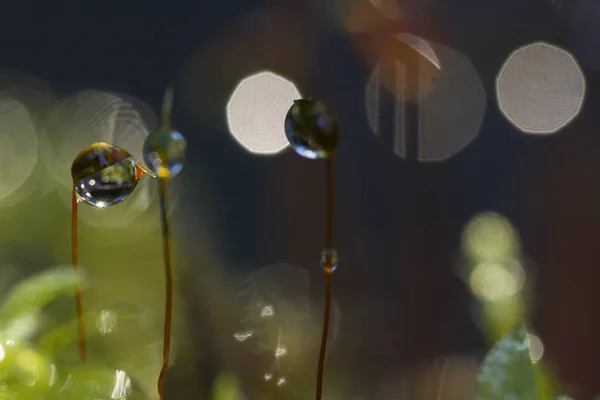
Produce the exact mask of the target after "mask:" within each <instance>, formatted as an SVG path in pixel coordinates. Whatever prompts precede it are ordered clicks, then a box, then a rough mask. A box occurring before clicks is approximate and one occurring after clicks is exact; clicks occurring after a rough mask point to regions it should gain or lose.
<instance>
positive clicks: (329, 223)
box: [315, 157, 334, 400]
mask: <svg viewBox="0 0 600 400" xmlns="http://www.w3.org/2000/svg"><path fill="white" fill-rule="evenodd" d="M326 165H327V213H326V217H325V218H326V221H325V247H326V248H327V249H332V246H333V188H334V181H333V160H332V158H331V157H329V158H328V159H327V164H326ZM325 262H326V264H325V268H324V269H325V310H324V313H323V335H322V336H321V349H320V351H319V364H318V368H317V393H316V396H315V399H316V400H321V396H322V393H323V373H324V369H325V355H326V353H327V338H328V336H329V319H330V314H331V290H332V285H331V281H332V278H333V266H332V265H331V264H332V260H331V254H330V255H329V256H327V260H326V261H325Z"/></svg>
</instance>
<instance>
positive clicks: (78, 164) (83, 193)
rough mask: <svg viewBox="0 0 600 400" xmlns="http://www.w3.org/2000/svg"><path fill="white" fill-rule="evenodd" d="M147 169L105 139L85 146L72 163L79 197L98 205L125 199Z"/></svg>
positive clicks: (72, 172) (112, 203) (88, 202)
mask: <svg viewBox="0 0 600 400" xmlns="http://www.w3.org/2000/svg"><path fill="white" fill-rule="evenodd" d="M145 172H148V171H145V170H144V169H143V168H142V167H141V166H140V165H139V164H138V163H137V162H136V161H135V160H134V159H133V158H132V157H131V155H130V154H129V153H128V152H126V151H125V150H123V149H121V148H120V147H117V146H114V145H112V144H108V143H103V142H100V143H94V144H93V145H91V146H89V147H88V148H86V149H84V150H83V151H82V152H81V153H79V154H78V155H77V157H75V160H73V164H72V165H71V177H72V178H73V183H74V185H75V192H76V194H77V199H78V200H79V201H81V202H84V203H87V204H90V205H92V206H95V207H108V206H112V205H115V204H118V203H120V202H122V201H123V200H125V199H126V198H127V197H129V195H130V194H131V193H132V192H133V190H134V189H135V187H136V186H137V184H138V182H139V180H140V178H141V176H142V175H143V174H144V173H145Z"/></svg>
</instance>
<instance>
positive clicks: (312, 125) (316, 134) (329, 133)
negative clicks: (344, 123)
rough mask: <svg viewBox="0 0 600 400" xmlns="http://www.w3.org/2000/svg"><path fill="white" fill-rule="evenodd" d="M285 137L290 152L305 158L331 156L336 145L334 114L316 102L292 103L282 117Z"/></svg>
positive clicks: (336, 126) (308, 100) (301, 100)
mask: <svg viewBox="0 0 600 400" xmlns="http://www.w3.org/2000/svg"><path fill="white" fill-rule="evenodd" d="M285 135H286V136H287V139H288V141H289V142H290V145H291V146H292V148H293V149H294V150H295V151H296V153H298V154H299V155H301V156H302V157H305V158H310V159H323V158H328V157H330V156H331V155H333V153H334V151H335V149H336V147H337V144H338V125H337V121H336V120H335V117H334V116H333V112H332V111H331V110H330V109H329V108H328V107H327V106H326V105H325V103H323V102H321V101H318V100H310V99H300V100H295V101H294V104H292V106H291V107H290V109H289V111H288V113H287V115H286V117H285Z"/></svg>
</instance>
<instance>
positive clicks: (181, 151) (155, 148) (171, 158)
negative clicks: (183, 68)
mask: <svg viewBox="0 0 600 400" xmlns="http://www.w3.org/2000/svg"><path fill="white" fill-rule="evenodd" d="M172 109H173V92H172V90H171V88H167V90H166V92H165V96H164V98H163V106H162V117H161V121H160V122H159V124H158V127H157V128H156V129H155V130H154V131H152V133H150V135H148V137H147V138H146V140H145V141H144V150H143V151H144V162H145V163H146V166H147V167H148V168H149V169H150V170H151V171H152V172H154V173H155V174H156V176H158V177H159V178H163V179H169V178H173V177H175V176H176V175H177V174H179V173H180V172H181V170H182V169H183V164H184V161H185V150H186V147H187V142H186V140H185V138H184V137H183V135H182V134H181V132H179V131H177V130H176V129H174V128H173V124H172V122H171V114H172Z"/></svg>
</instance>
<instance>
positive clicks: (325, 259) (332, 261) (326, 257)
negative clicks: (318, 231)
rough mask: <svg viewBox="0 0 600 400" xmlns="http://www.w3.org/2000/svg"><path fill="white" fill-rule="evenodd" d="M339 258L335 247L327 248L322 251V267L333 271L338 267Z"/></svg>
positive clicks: (326, 270) (328, 271)
mask: <svg viewBox="0 0 600 400" xmlns="http://www.w3.org/2000/svg"><path fill="white" fill-rule="evenodd" d="M338 262H339V259H338V253H337V250H336V249H334V248H325V249H323V251H322V252H321V267H322V268H323V269H324V270H325V272H327V273H332V272H334V271H335V270H336V269H337V265H338Z"/></svg>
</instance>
